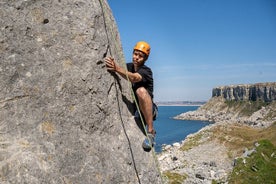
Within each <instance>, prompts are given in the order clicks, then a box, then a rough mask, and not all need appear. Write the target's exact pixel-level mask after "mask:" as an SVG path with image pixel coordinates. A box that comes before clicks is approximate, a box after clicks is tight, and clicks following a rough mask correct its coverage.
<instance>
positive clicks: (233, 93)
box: [212, 82, 276, 102]
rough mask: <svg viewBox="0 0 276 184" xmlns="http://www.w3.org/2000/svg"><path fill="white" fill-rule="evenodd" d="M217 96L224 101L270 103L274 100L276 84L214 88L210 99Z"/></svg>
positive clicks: (275, 98)
mask: <svg viewBox="0 0 276 184" xmlns="http://www.w3.org/2000/svg"><path fill="white" fill-rule="evenodd" d="M219 96H223V97H224V98H225V99H226V100H236V101H238V100H251V101H256V100H262V101H265V102H271V101H275V100H276V82H271V83H257V84H252V85H232V86H223V87H217V88H214V89H213V91H212V97H219Z"/></svg>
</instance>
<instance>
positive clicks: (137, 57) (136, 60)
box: [132, 50, 146, 66]
mask: <svg viewBox="0 0 276 184" xmlns="http://www.w3.org/2000/svg"><path fill="white" fill-rule="evenodd" d="M145 60H146V54H145V53H143V52H141V51H139V50H134V51H133V54H132V62H133V64H134V65H136V66H141V65H143V64H144V63H145Z"/></svg>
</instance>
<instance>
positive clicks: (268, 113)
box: [175, 82, 276, 127]
mask: <svg viewBox="0 0 276 184" xmlns="http://www.w3.org/2000/svg"><path fill="white" fill-rule="evenodd" d="M175 119H187V120H201V121H210V122H216V123H218V122H229V123H233V122H235V123H245V124H248V125H252V126H257V127H268V126H270V125H271V124H272V123H273V122H275V121H276V82H270V83H257V84H251V85H250V84H248V85H245V84H244V85H231V86H224V87H217V88H214V89H213V94H212V98H211V99H210V100H209V101H208V102H207V103H206V104H204V105H203V106H201V107H200V108H199V109H198V110H196V111H191V112H186V113H182V114H180V115H178V116H176V117H175Z"/></svg>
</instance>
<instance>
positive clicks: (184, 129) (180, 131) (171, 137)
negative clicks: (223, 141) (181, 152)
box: [154, 106, 210, 152]
mask: <svg viewBox="0 0 276 184" xmlns="http://www.w3.org/2000/svg"><path fill="white" fill-rule="evenodd" d="M198 107H199V106H158V118H157V120H155V121H154V128H155V130H156V132H157V134H156V138H155V142H156V145H155V151H156V152H161V151H162V145H163V144H173V143H175V142H181V141H182V140H184V139H185V138H186V136H187V135H189V134H191V133H195V132H197V131H198V130H200V129H201V128H203V127H204V126H206V125H209V124H210V123H209V122H204V121H190V120H175V119H173V117H175V116H176V115H179V114H181V113H183V112H188V111H194V110H196V109H197V108H198Z"/></svg>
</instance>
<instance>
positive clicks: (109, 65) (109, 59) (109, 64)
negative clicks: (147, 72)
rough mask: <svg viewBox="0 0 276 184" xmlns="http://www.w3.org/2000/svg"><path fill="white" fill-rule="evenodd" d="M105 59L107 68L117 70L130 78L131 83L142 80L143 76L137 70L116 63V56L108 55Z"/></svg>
mask: <svg viewBox="0 0 276 184" xmlns="http://www.w3.org/2000/svg"><path fill="white" fill-rule="evenodd" d="M104 60H105V64H106V67H107V70H109V71H113V72H117V73H118V74H119V75H121V76H122V77H123V78H124V79H126V80H129V81H130V82H131V83H135V82H140V81H141V80H142V76H141V75H140V74H139V73H137V72H135V73H132V72H129V71H127V70H126V69H124V68H122V67H120V66H119V65H117V64H116V62H115V61H114V58H112V57H107V58H105V59H104Z"/></svg>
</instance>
